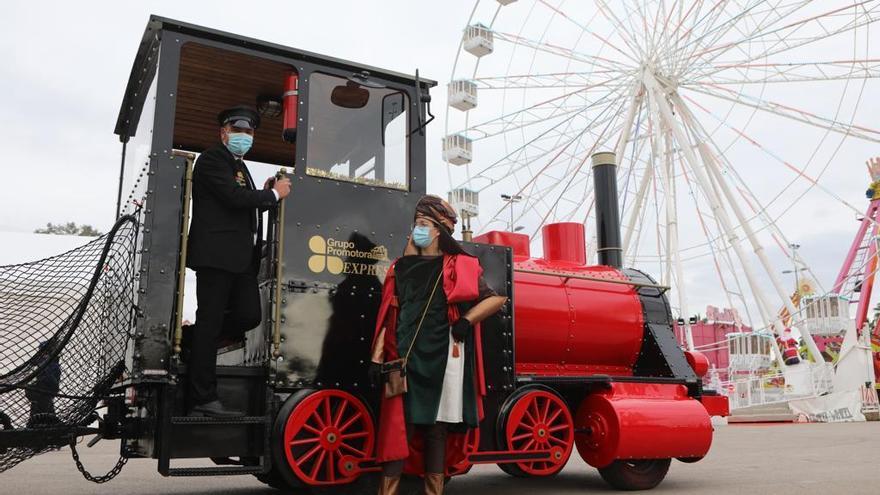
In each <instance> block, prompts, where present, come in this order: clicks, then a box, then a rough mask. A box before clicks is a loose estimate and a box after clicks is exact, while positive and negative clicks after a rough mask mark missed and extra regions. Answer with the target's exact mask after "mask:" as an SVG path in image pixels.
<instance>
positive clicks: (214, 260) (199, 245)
mask: <svg viewBox="0 0 880 495" xmlns="http://www.w3.org/2000/svg"><path fill="white" fill-rule="evenodd" d="M192 203H193V213H192V223H191V224H190V228H189V246H188V251H187V258H186V265H187V266H188V267H190V268H193V269H196V270H197V269H199V268H205V267H208V268H218V269H221V270H226V271H228V272H232V273H242V272H245V271H246V270H248V269H256V268H257V267H259V260H260V257H259V255H258V254H259V250H260V246H259V244H260V242H259V239H258V241H257V242H255V241H254V236H255V235H257V237H258V238H262V221H261V215H260V214H259V212H260V211H262V210H265V209H267V208H271V207H273V206H275V204H276V201H275V194H274V193H273V192H272V191H271V190H268V189H262V190H257V189H256V188H255V186H254V181H253V179H252V178H251V175H250V172H248V169H247V167H246V166H245V164H244V162H242V161H241V160H237V159H236V158H235V157H234V156H233V155H232V153H230V152H229V150H228V149H226V146H224V145H223V144H219V145H217V146H214V147H213V148H210V149H207V150H205V151H204V152H203V153H202V154H201V155H200V156H199V158H198V160H196V164H195V167H194V169H193V184H192Z"/></svg>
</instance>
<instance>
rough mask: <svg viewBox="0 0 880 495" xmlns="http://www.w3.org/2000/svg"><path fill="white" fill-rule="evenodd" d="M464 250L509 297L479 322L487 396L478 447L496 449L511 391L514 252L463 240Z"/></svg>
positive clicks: (489, 280) (504, 294) (513, 385)
mask: <svg viewBox="0 0 880 495" xmlns="http://www.w3.org/2000/svg"><path fill="white" fill-rule="evenodd" d="M464 244H465V249H467V250H468V252H470V253H472V254H473V255H475V256H476V257H477V258H479V259H480V265H481V266H482V267H483V277H484V278H485V279H486V283H487V284H488V285H489V286H490V287H492V289H494V290H495V292H497V293H498V295H501V296H506V297H507V298H508V301H507V304H506V305H505V306H504V307H503V308H502V309H501V311H500V312H499V313H498V314H496V315H494V316H492V317H490V318H488V319H486V320H485V321H484V322H483V324H482V340H481V344H482V351H483V373H484V374H485V377H486V397H485V398H484V400H483V411H484V413H485V416H484V419H483V421H482V422H481V423H480V450H497V449H498V448H500V447H499V446H498V445H496V438H497V432H496V427H497V424H496V423H497V422H496V418H497V417H498V412H499V410H500V408H501V405H502V404H503V403H504V401H505V399H506V398H507V397H508V396H509V395H510V394H511V393H512V392H513V391H514V388H515V381H514V366H513V355H514V349H513V342H514V341H513V271H512V270H513V254H512V252H511V250H510V248H508V247H505V246H495V245H491V244H476V243H464Z"/></svg>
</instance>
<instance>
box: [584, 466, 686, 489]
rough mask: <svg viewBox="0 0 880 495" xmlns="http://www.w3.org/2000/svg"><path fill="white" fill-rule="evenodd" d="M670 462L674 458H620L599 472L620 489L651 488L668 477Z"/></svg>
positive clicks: (603, 477) (610, 483) (609, 482)
mask: <svg viewBox="0 0 880 495" xmlns="http://www.w3.org/2000/svg"><path fill="white" fill-rule="evenodd" d="M670 463H672V459H642V460H624V459H618V460H616V461H614V462H612V463H611V464H609V465H608V466H606V467H603V468H599V474H600V475H601V476H602V479H603V480H605V482H607V483H608V484H609V485H611V486H613V487H614V488H617V489H618V490H650V489H651V488H654V487H655V486H657V485H659V484H660V482H661V481H663V478H665V477H666V473H667V472H668V471H669V464H670Z"/></svg>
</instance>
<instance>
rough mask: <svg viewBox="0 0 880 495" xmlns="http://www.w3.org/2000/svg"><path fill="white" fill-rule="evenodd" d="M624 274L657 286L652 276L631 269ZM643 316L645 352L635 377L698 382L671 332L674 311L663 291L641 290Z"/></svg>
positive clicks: (640, 355) (639, 360) (643, 346)
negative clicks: (669, 378) (656, 377)
mask: <svg viewBox="0 0 880 495" xmlns="http://www.w3.org/2000/svg"><path fill="white" fill-rule="evenodd" d="M623 272H624V273H625V274H626V275H627V276H628V277H629V279H630V280H632V281H634V282H641V283H646V284H656V283H657V282H655V281H654V279H653V278H651V277H650V276H649V275H647V274H645V273H643V272H641V271H639V270H635V269H632V268H626V269H624V270H623ZM639 298H640V299H641V301H642V313H643V315H644V318H645V334H644V337H643V338H642V348H641V350H640V351H639V357H638V359H636V364H635V367H634V369H633V372H634V374H635V375H636V376H662V377H673V378H680V379H684V380H688V381H695V382H696V381H697V375H696V374H694V370H693V369H691V367H690V365H689V364H688V362H687V359H686V358H685V356H684V352H683V351H682V350H681V348H680V347H679V346H678V342H676V341H675V333H674V332H673V330H672V311H671V310H670V308H669V300H668V299H667V298H666V294H665V293H664V292H663V291H661V290H660V289H655V288H650V287H642V288H640V289H639Z"/></svg>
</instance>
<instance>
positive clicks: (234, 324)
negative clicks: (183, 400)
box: [188, 268, 261, 405]
mask: <svg viewBox="0 0 880 495" xmlns="http://www.w3.org/2000/svg"><path fill="white" fill-rule="evenodd" d="M196 299H197V300H198V308H197V309H196V323H195V325H194V326H193V328H192V329H190V331H191V332H192V337H191V341H190V342H191V344H190V358H189V369H188V374H189V403H190V404H191V405H199V404H204V403H206V402H211V401H212V400H216V399H217V342H218V340H219V339H221V338H230V337H232V338H235V337H238V336H241V335H242V334H244V332H246V331H248V330H250V329H252V328H254V327H256V326H257V325H259V324H260V320H261V307H260V294H259V291H258V289H257V275H256V273H254V272H252V271H247V272H245V273H231V272H227V271H224V270H218V269H216V268H199V269H197V270H196Z"/></svg>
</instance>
